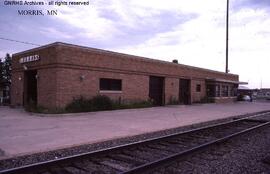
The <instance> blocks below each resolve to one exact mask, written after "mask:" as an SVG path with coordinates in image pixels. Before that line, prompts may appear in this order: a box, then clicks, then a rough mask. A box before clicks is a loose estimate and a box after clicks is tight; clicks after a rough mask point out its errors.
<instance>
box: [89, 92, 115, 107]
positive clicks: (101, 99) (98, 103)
mask: <svg viewBox="0 0 270 174" xmlns="http://www.w3.org/2000/svg"><path fill="white" fill-rule="evenodd" d="M91 106H92V111H101V110H112V109H113V102H112V100H111V99H110V98H109V97H107V96H104V95H98V96H95V97H94V98H92V99H91Z"/></svg>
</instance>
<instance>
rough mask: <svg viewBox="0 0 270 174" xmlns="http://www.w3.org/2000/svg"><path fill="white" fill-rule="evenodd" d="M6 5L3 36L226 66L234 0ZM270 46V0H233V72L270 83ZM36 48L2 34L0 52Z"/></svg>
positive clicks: (255, 84)
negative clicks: (29, 12)
mask: <svg viewBox="0 0 270 174" xmlns="http://www.w3.org/2000/svg"><path fill="white" fill-rule="evenodd" d="M44 1H45V0H44ZM0 3H1V4H0V22H1V27H0V37H4V38H9V39H14V40H21V41H26V42H32V43H37V44H39V45H44V44H48V43H51V42H56V41H61V42H67V43H73V44H78V45H84V46H89V47H94V48H101V49H107V50H112V51H117V52H123V53H127V54H133V55H138V56H145V57H149V58H154V59H160V60H166V61H172V60H173V59H178V61H179V63H182V64H187V65H192V66H197V67H203V68H209V69H213V70H218V71H224V69H225V15H226V0H204V1H202V0H166V1H164V0H147V1H145V0H129V1H126V0H110V1H105V0H91V1H90V5H89V6H81V7H74V6H60V7H57V6H54V7H52V6H50V7H47V6H32V7H27V6H5V5H3V1H1V2H0ZM29 8H31V9H43V10H44V9H57V10H58V15H57V16H19V15H18V14H17V10H18V9H29ZM269 46H270V1H269V0H230V42H229V70H230V72H231V73H234V74H239V75H240V80H241V81H246V82H249V85H248V87H251V88H260V87H261V85H262V87H268V88H269V87H270V78H269V74H270V68H269V64H270V61H269V55H270V49H269ZM33 47H35V46H33V45H25V44H20V43H15V42H10V41H4V40H0V57H4V56H5V54H6V53H11V54H12V53H16V52H19V51H23V50H26V49H30V48H33Z"/></svg>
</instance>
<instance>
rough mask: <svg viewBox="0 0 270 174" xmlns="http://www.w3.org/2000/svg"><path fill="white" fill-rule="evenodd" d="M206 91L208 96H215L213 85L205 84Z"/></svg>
mask: <svg viewBox="0 0 270 174" xmlns="http://www.w3.org/2000/svg"><path fill="white" fill-rule="evenodd" d="M206 92H207V96H208V97H215V92H216V91H215V85H207V86H206Z"/></svg>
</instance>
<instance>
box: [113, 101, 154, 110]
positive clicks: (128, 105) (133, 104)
mask: <svg viewBox="0 0 270 174" xmlns="http://www.w3.org/2000/svg"><path fill="white" fill-rule="evenodd" d="M152 106H153V102H151V101H150V100H149V101H133V102H129V103H125V104H123V103H122V104H120V103H119V102H114V103H113V109H132V108H147V107H152Z"/></svg>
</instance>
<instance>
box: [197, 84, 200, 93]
mask: <svg viewBox="0 0 270 174" xmlns="http://www.w3.org/2000/svg"><path fill="white" fill-rule="evenodd" d="M196 92H201V85H200V84H197V85H196Z"/></svg>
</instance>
